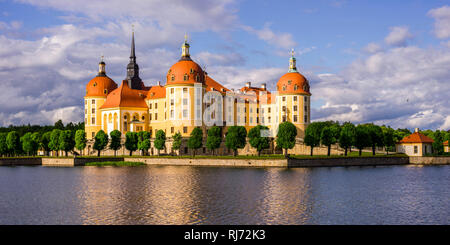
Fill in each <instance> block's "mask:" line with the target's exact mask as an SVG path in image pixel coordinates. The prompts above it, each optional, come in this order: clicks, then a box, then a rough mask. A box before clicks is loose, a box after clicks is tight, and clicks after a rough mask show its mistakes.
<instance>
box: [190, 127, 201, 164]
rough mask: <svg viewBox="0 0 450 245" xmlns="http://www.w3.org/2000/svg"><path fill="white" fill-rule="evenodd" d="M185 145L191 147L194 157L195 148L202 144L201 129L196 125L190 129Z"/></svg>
mask: <svg viewBox="0 0 450 245" xmlns="http://www.w3.org/2000/svg"><path fill="white" fill-rule="evenodd" d="M187 146H188V148H189V149H192V156H193V157H195V152H196V151H197V149H198V148H200V147H202V146H203V130H202V129H201V128H198V127H197V128H194V130H192V132H191V135H190V137H189V139H188V142H187Z"/></svg>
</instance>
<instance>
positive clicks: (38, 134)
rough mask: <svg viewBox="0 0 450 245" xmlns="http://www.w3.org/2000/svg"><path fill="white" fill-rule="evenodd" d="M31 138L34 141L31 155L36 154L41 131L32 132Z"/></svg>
mask: <svg viewBox="0 0 450 245" xmlns="http://www.w3.org/2000/svg"><path fill="white" fill-rule="evenodd" d="M31 140H32V141H33V142H34V144H33V155H36V154H37V151H38V150H39V147H40V144H41V133H39V132H34V133H32V134H31Z"/></svg>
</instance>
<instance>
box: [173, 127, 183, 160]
mask: <svg viewBox="0 0 450 245" xmlns="http://www.w3.org/2000/svg"><path fill="white" fill-rule="evenodd" d="M172 139H173V142H172V149H174V150H178V154H179V155H181V152H180V147H181V139H182V137H181V133H180V132H176V133H175V134H174V135H173V136H172Z"/></svg>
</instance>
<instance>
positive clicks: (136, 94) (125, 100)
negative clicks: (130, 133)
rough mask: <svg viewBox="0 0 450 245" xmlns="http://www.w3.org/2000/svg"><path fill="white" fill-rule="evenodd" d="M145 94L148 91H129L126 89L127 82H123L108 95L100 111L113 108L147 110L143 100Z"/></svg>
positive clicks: (128, 88)
mask: <svg viewBox="0 0 450 245" xmlns="http://www.w3.org/2000/svg"><path fill="white" fill-rule="evenodd" d="M147 93H148V91H145V90H137V89H131V88H130V87H128V82H127V80H123V81H122V84H121V85H120V86H119V87H118V88H117V89H115V90H113V91H112V92H111V93H110V94H108V97H106V101H105V104H103V105H102V106H101V107H100V109H105V108H115V107H139V108H148V107H147V103H145V100H144V99H145V97H146V94H147Z"/></svg>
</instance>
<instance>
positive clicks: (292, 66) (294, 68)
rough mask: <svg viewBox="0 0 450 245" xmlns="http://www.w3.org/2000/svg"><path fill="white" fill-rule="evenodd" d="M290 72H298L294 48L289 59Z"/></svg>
mask: <svg viewBox="0 0 450 245" xmlns="http://www.w3.org/2000/svg"><path fill="white" fill-rule="evenodd" d="M289 72H297V65H296V60H295V57H294V49H292V50H291V58H290V59H289Z"/></svg>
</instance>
